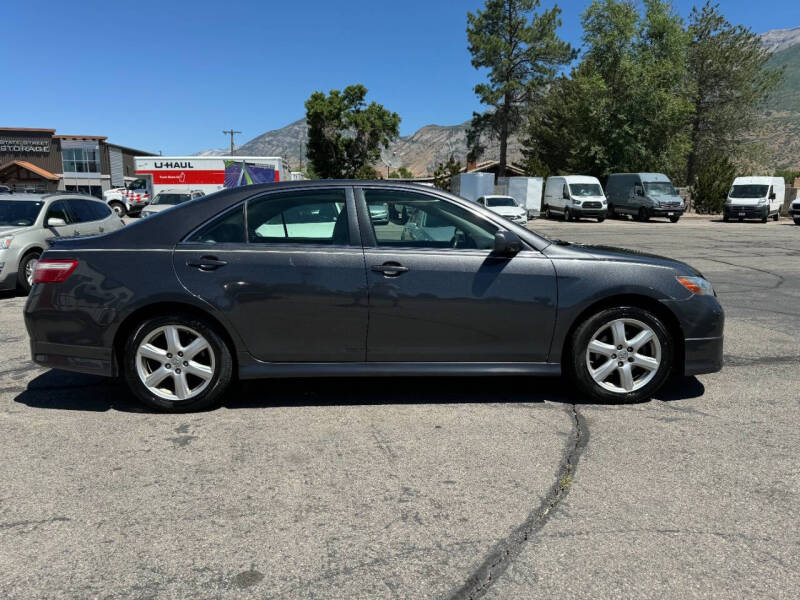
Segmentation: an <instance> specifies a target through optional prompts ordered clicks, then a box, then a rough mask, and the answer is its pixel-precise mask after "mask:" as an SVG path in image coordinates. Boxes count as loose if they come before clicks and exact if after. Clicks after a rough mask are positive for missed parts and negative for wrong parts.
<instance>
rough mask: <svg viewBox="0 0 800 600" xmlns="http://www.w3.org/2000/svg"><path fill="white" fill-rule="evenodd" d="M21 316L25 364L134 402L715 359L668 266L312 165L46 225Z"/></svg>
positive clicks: (424, 192) (651, 380)
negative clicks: (54, 234)
mask: <svg viewBox="0 0 800 600" xmlns="http://www.w3.org/2000/svg"><path fill="white" fill-rule="evenodd" d="M384 206H385V207H387V213H388V219H385V218H383V215H379V213H378V211H376V210H375V209H372V210H370V207H384ZM412 226H413V227H412ZM412 233H413V235H412ZM134 257H135V259H136V263H137V268H136V269H124V270H121V269H119V268H118V265H119V264H120V262H123V263H129V262H132V259H133V258H134ZM25 322H26V325H27V328H28V333H29V334H30V339H31V350H32V353H33V359H34V360H35V361H36V362H37V363H39V364H42V365H45V366H49V367H52V368H59V369H70V370H76V371H83V372H88V373H95V374H98V375H106V376H114V375H117V374H122V375H123V376H124V377H125V380H126V381H127V383H128V385H129V386H130V389H131V390H132V391H133V392H134V393H135V394H136V395H137V396H138V397H139V398H140V399H141V400H142V401H143V402H145V403H147V404H148V405H150V406H152V407H155V408H157V409H161V410H168V411H189V410H199V409H202V408H205V407H208V406H210V405H212V404H214V403H215V402H218V401H219V400H220V399H221V398H222V396H223V394H224V393H225V391H226V390H227V389H229V388H230V385H231V383H232V382H233V381H234V380H235V379H236V378H237V377H238V378H239V379H253V378H260V377H298V376H299V377H306V376H361V375H371V376H401V375H462V376H463V375H504V374H517V375H560V374H562V373H563V374H567V375H569V377H570V379H571V380H572V381H574V382H575V384H576V385H577V388H578V390H579V391H580V393H581V394H584V395H585V396H587V397H590V398H594V399H599V400H603V401H607V402H613V401H636V400H641V399H643V398H648V397H650V396H652V395H653V394H654V393H656V392H657V391H658V390H659V388H660V387H661V386H662V385H663V384H664V382H665V381H666V379H667V378H668V377H669V376H670V375H671V374H674V373H677V374H698V373H709V372H713V371H718V370H719V369H720V368H721V367H722V331H723V325H724V314H723V311H722V308H721V307H720V305H719V302H717V298H716V294H715V293H714V290H713V288H712V287H711V284H710V283H709V282H708V281H707V280H706V279H705V278H703V276H702V275H701V274H700V273H699V272H698V271H697V270H695V269H694V268H692V267H690V266H689V265H687V264H685V263H682V262H679V261H676V260H671V259H668V258H662V257H657V256H648V255H645V254H643V253H640V252H631V251H626V250H622V249H615V248H603V247H590V246H580V245H576V244H569V243H567V242H562V241H558V240H549V239H547V238H545V237H542V236H540V235H537V234H536V233H534V232H532V231H529V230H527V229H525V228H523V227H519V226H517V225H515V224H514V223H511V222H510V221H508V220H506V219H504V218H503V217H501V216H500V215H498V214H496V213H494V212H492V211H490V210H488V209H486V208H484V207H481V206H479V205H478V204H476V203H473V202H469V201H466V200H463V199H461V198H458V197H456V196H453V195H451V194H448V193H445V192H441V191H438V190H432V189H430V188H428V187H422V186H417V185H412V184H397V183H391V182H383V183H382V182H370V181H333V180H329V181H318V182H308V181H302V182H285V183H271V184H265V185H254V186H247V187H242V188H236V189H231V190H225V191H221V192H218V193H216V194H211V195H209V196H205V197H203V198H198V199H197V200H194V201H192V202H191V203H188V204H183V205H179V206H176V207H174V208H172V209H170V210H166V211H163V212H161V213H159V214H157V215H154V216H152V217H150V218H148V219H144V220H141V221H139V222H137V223H135V224H133V225H130V226H128V227H126V228H124V229H123V230H121V231H117V232H115V233H113V234H110V235H106V236H103V237H100V238H93V239H76V240H63V241H58V242H56V243H54V244H53V246H52V247H51V248H50V249H48V250H47V252H45V254H44V255H42V258H41V260H40V262H39V265H38V268H37V270H36V277H35V284H34V287H33V290H32V292H31V295H30V297H29V298H28V303H27V305H26V307H25Z"/></svg>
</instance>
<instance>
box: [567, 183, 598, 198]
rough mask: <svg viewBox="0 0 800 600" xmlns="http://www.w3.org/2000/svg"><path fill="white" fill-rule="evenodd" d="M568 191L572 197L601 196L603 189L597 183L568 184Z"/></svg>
mask: <svg viewBox="0 0 800 600" xmlns="http://www.w3.org/2000/svg"><path fill="white" fill-rule="evenodd" d="M569 189H570V191H571V192H572V195H573V196H602V195H603V188H601V187H600V184H599V183H570V184H569Z"/></svg>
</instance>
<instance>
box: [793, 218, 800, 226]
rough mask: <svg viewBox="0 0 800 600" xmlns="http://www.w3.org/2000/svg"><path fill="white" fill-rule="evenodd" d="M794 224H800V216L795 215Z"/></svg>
mask: <svg viewBox="0 0 800 600" xmlns="http://www.w3.org/2000/svg"><path fill="white" fill-rule="evenodd" d="M794 224H795V225H800V217H794Z"/></svg>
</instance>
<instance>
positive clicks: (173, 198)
mask: <svg viewBox="0 0 800 600" xmlns="http://www.w3.org/2000/svg"><path fill="white" fill-rule="evenodd" d="M190 198H191V196H190V195H189V194H165V193H163V192H162V193H161V194H159V195H158V196H156V197H155V199H154V200H153V204H180V203H181V202H186V201H187V200H189V199H190Z"/></svg>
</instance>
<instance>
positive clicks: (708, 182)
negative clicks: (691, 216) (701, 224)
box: [690, 152, 736, 213]
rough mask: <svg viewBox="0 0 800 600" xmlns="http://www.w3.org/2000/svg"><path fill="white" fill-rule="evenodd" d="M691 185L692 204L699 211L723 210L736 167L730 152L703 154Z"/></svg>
mask: <svg viewBox="0 0 800 600" xmlns="http://www.w3.org/2000/svg"><path fill="white" fill-rule="evenodd" d="M703 159H704V160H703V161H702V162H701V163H699V168H698V169H697V173H696V177H695V179H694V183H693V184H692V186H691V188H690V189H691V191H692V204H693V205H694V209H695V210H696V211H697V212H699V213H719V212H722V208H723V205H724V204H725V197H726V196H727V194H728V190H729V189H730V185H731V182H732V181H733V179H734V177H736V167H735V165H734V164H733V162H731V159H730V157H729V155H728V154H724V153H722V152H717V153H715V154H708V155H704V156H703Z"/></svg>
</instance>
